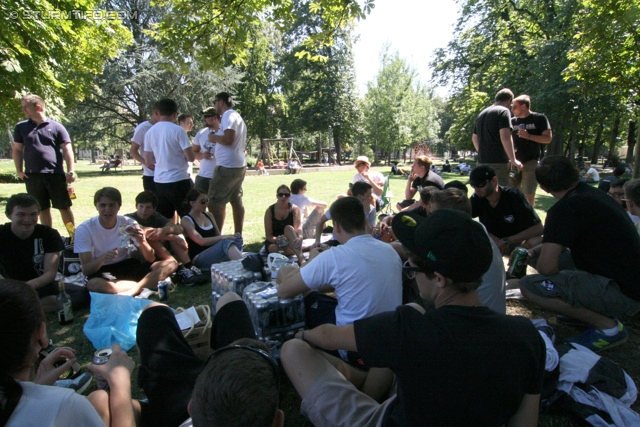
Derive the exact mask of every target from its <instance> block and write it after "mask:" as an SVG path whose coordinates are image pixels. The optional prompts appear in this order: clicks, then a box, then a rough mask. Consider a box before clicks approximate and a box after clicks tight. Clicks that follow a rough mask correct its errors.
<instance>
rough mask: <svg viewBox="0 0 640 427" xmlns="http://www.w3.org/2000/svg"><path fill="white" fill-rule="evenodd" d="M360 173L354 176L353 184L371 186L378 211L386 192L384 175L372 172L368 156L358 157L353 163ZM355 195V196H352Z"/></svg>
mask: <svg viewBox="0 0 640 427" xmlns="http://www.w3.org/2000/svg"><path fill="white" fill-rule="evenodd" d="M353 164H354V166H355V167H356V170H357V171H358V173H357V174H355V175H354V176H353V180H352V181H351V183H352V184H355V183H356V182H367V183H369V184H370V185H371V192H372V194H373V195H374V196H375V200H376V203H375V206H376V209H378V206H381V199H380V197H381V196H382V191H383V190H384V175H382V174H381V173H380V172H374V171H370V170H369V168H370V167H371V162H370V161H369V158H368V157H367V156H358V158H357V159H356V161H355V162H354V163H353ZM352 195H353V194H352Z"/></svg>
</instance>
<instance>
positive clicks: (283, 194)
mask: <svg viewBox="0 0 640 427" xmlns="http://www.w3.org/2000/svg"><path fill="white" fill-rule="evenodd" d="M289 196H291V193H278V197H289Z"/></svg>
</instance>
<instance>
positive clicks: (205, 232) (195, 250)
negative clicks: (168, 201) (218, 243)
mask: <svg viewBox="0 0 640 427" xmlns="http://www.w3.org/2000/svg"><path fill="white" fill-rule="evenodd" d="M203 213H204V216H206V217H207V219H208V220H209V222H210V223H211V224H210V225H209V226H208V227H206V228H202V227H200V225H198V223H197V222H196V220H195V219H193V217H192V216H191V215H189V214H186V215H185V216H184V217H187V218H189V219H190V220H191V222H193V228H195V229H196V231H197V232H198V233H200V235H201V236H202V237H216V236H219V235H220V233H219V232H218V231H216V228H215V227H214V226H213V219H212V218H211V216H210V215H209V213H208V212H203ZM184 217H183V218H184ZM185 238H186V239H187V243H188V244H189V258H191V259H194V258H195V257H196V255H198V254H199V253H200V252H202V251H204V250H205V249H207V248H209V247H210V246H213V245H209V246H200V245H199V244H197V243H196V242H194V241H193V240H191V239H190V238H189V236H187V235H186V234H185Z"/></svg>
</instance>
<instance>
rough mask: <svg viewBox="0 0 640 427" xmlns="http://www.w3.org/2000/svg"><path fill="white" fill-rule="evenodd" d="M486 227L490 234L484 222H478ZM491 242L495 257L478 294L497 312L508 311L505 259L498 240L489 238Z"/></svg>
mask: <svg viewBox="0 0 640 427" xmlns="http://www.w3.org/2000/svg"><path fill="white" fill-rule="evenodd" d="M478 223H479V224H480V225H482V228H484V231H485V233H487V236H489V233H488V232H487V229H486V228H485V226H484V224H482V223H481V222H478ZM489 241H490V242H491V250H492V252H493V258H492V260H491V265H490V266H489V269H488V270H487V272H486V273H484V274H483V275H482V283H481V284H480V286H479V287H478V296H479V297H480V301H482V304H484V305H486V306H487V307H489V308H490V309H491V310H493V311H495V312H496V313H500V314H506V313H507V299H506V292H507V291H506V289H505V286H504V284H505V276H506V274H505V271H504V261H503V260H502V253H501V252H500V249H499V248H498V245H496V242H494V241H493V240H491V239H489Z"/></svg>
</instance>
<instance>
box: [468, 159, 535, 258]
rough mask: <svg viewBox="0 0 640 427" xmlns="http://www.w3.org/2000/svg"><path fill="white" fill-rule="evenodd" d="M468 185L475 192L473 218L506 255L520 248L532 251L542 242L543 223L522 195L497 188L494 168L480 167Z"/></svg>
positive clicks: (509, 189)
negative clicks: (478, 219)
mask: <svg viewBox="0 0 640 427" xmlns="http://www.w3.org/2000/svg"><path fill="white" fill-rule="evenodd" d="M469 185H471V187H473V189H474V190H475V194H473V196H471V216H472V217H473V218H476V217H480V222H481V223H482V224H483V225H484V226H485V227H486V229H487V231H488V232H489V237H491V240H493V241H494V242H495V243H496V245H498V248H499V249H500V252H502V254H503V255H509V254H510V253H511V251H513V249H515V248H516V247H517V246H521V247H524V248H527V249H529V248H532V247H534V246H536V245H539V244H540V242H542V237H541V236H542V229H543V227H542V223H541V222H540V218H539V217H538V214H537V213H536V211H535V210H534V209H533V207H532V206H531V204H530V203H529V201H528V200H527V198H526V197H525V195H524V194H523V193H522V191H520V190H518V189H517V188H513V187H503V186H502V185H498V177H497V176H496V173H495V171H494V170H493V168H492V167H491V166H487V165H481V166H478V167H476V168H475V169H474V170H473V171H471V175H470V176H469Z"/></svg>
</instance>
